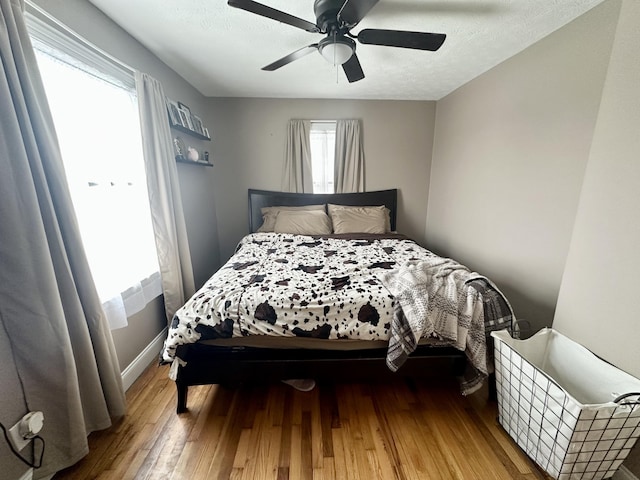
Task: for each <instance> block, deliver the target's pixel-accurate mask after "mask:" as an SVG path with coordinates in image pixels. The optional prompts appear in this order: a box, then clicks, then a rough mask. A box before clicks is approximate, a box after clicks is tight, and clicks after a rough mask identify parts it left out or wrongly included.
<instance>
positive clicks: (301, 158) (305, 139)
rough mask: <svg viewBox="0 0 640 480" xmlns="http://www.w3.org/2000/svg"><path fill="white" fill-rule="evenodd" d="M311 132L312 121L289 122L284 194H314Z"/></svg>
mask: <svg viewBox="0 0 640 480" xmlns="http://www.w3.org/2000/svg"><path fill="white" fill-rule="evenodd" d="M310 131H311V121H309V120H289V124H288V125H287V143H286V147H285V155H284V168H283V170H282V184H281V188H282V191H283V192H303V193H313V178H312V176H311V143H310V140H309V134H310Z"/></svg>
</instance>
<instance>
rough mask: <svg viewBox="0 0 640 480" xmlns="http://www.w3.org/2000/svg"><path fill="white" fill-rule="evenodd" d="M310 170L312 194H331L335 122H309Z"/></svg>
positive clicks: (332, 187)
mask: <svg viewBox="0 0 640 480" xmlns="http://www.w3.org/2000/svg"><path fill="white" fill-rule="evenodd" d="M309 136H310V143H311V168H312V173H311V175H312V177H313V193H333V189H334V186H333V163H334V159H335V148H336V122H335V121H326V122H311V132H310V134H309Z"/></svg>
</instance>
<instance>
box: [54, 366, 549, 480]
mask: <svg viewBox="0 0 640 480" xmlns="http://www.w3.org/2000/svg"><path fill="white" fill-rule="evenodd" d="M167 373H168V372H167V368H166V367H157V366H155V365H151V366H150V367H149V368H148V369H147V370H146V371H145V373H144V374H143V375H142V376H141V377H140V378H139V379H138V380H137V381H136V383H135V384H134V385H133V386H132V387H131V388H130V389H129V391H128V392H127V400H128V405H129V411H128V413H127V415H126V416H125V417H124V418H122V419H120V420H119V421H118V422H117V423H116V424H114V425H113V426H112V427H111V428H110V429H108V430H105V431H101V432H95V433H93V434H91V435H90V437H89V444H90V448H91V451H90V453H89V455H88V456H87V457H85V458H84V459H83V460H82V461H81V462H79V463H78V464H76V465H74V466H73V467H71V468H69V469H67V470H64V471H62V472H59V473H58V474H56V476H55V477H54V479H55V480H67V479H69V480H70V479H82V480H86V479H92V478H95V479H101V480H102V479H118V480H124V479H129V478H131V479H133V478H135V479H153V480H157V479H178V480H180V479H191V480H202V479H252V480H253V479H256V480H262V479H274V480H285V479H292V480H298V479H309V480H312V479H313V480H319V479H350V480H351V479H362V480H371V479H399V480H413V479H546V478H548V477H546V476H545V475H544V474H543V473H541V472H540V471H539V470H538V469H537V468H536V466H535V465H534V464H533V463H532V462H531V461H530V460H529V459H528V458H527V457H526V456H525V455H524V454H523V453H522V452H521V451H520V449H519V448H518V447H517V446H516V445H515V443H514V442H513V441H512V440H511V439H510V438H509V437H508V435H507V434H506V433H505V432H504V431H503V430H502V429H501V427H500V426H499V424H498V422H497V420H496V412H497V410H496V405H495V403H493V402H487V401H485V398H486V395H483V394H475V395H473V396H471V397H463V396H462V395H460V393H459V391H458V386H457V383H456V382H455V380H452V379H451V380H445V381H437V380H433V381H429V382H427V381H424V382H423V381H409V382H407V381H404V380H398V381H395V382H392V383H369V384H320V385H318V386H317V387H316V388H315V389H314V390H312V391H311V392H307V393H304V392H299V391H297V390H294V389H293V388H291V387H289V386H287V385H285V384H282V383H274V384H268V385H242V386H238V387H236V388H229V387H221V386H218V385H213V386H201V387H191V388H190V390H189V404H188V406H189V411H188V412H187V413H184V414H181V415H177V414H176V413H175V407H176V403H175V402H176V397H175V384H174V383H173V382H172V381H171V380H169V379H168V378H167Z"/></svg>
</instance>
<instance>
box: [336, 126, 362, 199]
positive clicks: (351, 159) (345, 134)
mask: <svg viewBox="0 0 640 480" xmlns="http://www.w3.org/2000/svg"><path fill="white" fill-rule="evenodd" d="M333 171H334V176H335V178H334V189H335V193H348V192H364V148H363V146H362V135H361V132H360V120H338V121H337V122H336V155H335V167H334V170H333Z"/></svg>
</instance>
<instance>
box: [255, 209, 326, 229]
mask: <svg viewBox="0 0 640 480" xmlns="http://www.w3.org/2000/svg"><path fill="white" fill-rule="evenodd" d="M308 210H322V211H323V212H324V205H302V206H299V207H288V206H275V207H263V208H261V209H260V212H261V213H262V225H260V228H258V230H256V231H257V232H273V227H274V226H275V224H276V217H277V216H278V212H281V211H308Z"/></svg>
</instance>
